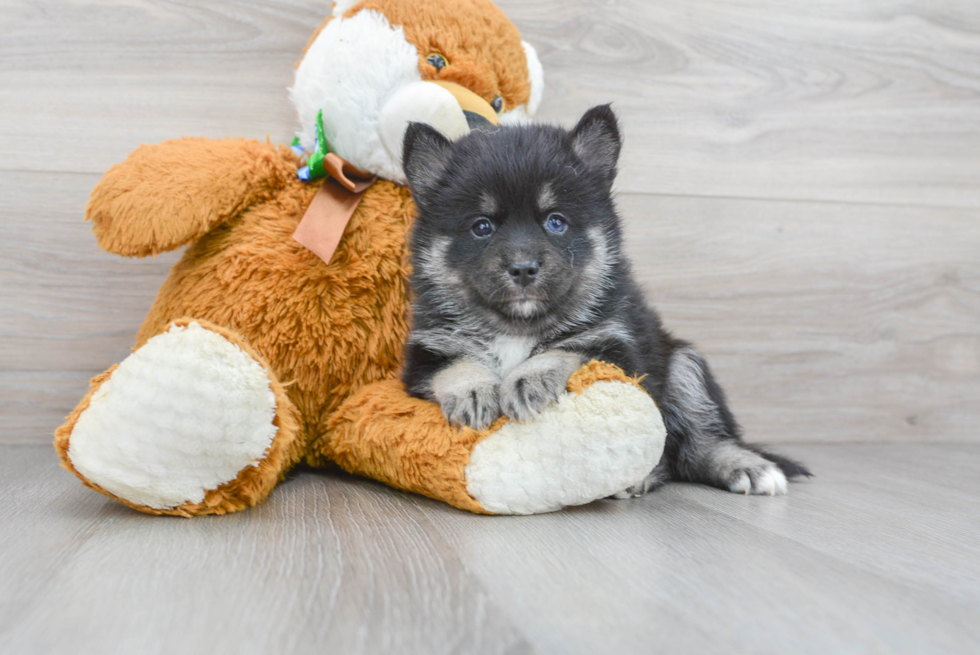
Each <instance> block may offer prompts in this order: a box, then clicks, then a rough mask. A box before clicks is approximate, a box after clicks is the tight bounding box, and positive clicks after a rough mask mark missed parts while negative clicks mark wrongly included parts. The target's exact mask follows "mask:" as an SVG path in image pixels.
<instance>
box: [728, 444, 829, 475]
mask: <svg viewBox="0 0 980 655" xmlns="http://www.w3.org/2000/svg"><path fill="white" fill-rule="evenodd" d="M744 445H745V447H746V448H748V449H749V450H751V451H753V452H755V453H758V454H759V455H762V456H763V457H765V458H766V459H768V460H769V461H770V462H772V463H773V464H775V465H776V466H778V467H779V469H780V470H781V471H782V472H783V475H785V476H786V477H787V478H789V479H793V478H798V477H801V476H804V475H805V476H806V477H808V478H812V477H813V473H811V472H810V469H808V468H807V467H806V466H804V465H803V464H801V463H800V462H797V461H796V460H794V459H790V458H789V457H783V456H782V455H777V454H776V453H773V452H770V451H769V450H767V449H766V448H763V447H762V446H758V445H756V444H744Z"/></svg>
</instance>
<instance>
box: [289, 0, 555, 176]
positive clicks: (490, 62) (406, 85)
mask: <svg viewBox="0 0 980 655" xmlns="http://www.w3.org/2000/svg"><path fill="white" fill-rule="evenodd" d="M543 85H544V82H543V76H542V71H541V64H540V63H539V62H538V58H537V55H536V54H535V51H534V48H533V47H531V45H530V44H528V43H526V42H525V41H522V40H521V36H520V34H519V33H518V31H517V28H516V27H515V26H514V24H513V23H511V22H510V21H509V20H508V19H507V17H506V16H505V15H504V14H503V12H501V11H500V10H499V9H498V8H497V7H496V6H495V5H494V4H493V3H491V2H490V1H489V0H359V1H358V0H336V2H334V5H333V11H332V12H331V15H330V16H329V17H327V19H326V21H325V22H324V23H323V24H322V25H321V26H320V28H319V29H318V30H317V32H316V33H315V34H314V35H313V37H312V38H311V39H310V42H309V44H308V45H307V48H306V52H305V54H304V56H303V59H302V60H301V61H300V63H299V65H298V67H297V70H296V81H295V84H294V85H293V87H292V88H291V89H290V97H291V99H292V101H293V104H294V105H295V106H296V110H297V113H298V115H299V122H300V132H299V135H298V136H299V139H300V144H301V145H303V147H305V148H306V149H308V150H310V149H312V147H313V144H314V141H315V139H316V134H317V128H316V120H317V114H318V113H319V112H321V111H322V112H323V129H324V134H325V136H326V141H327V142H328V143H329V144H330V147H331V149H332V150H333V151H335V152H336V153H337V154H338V155H340V156H341V157H342V158H344V159H346V160H347V161H349V162H350V163H351V164H353V165H354V166H356V167H358V168H361V169H363V170H366V171H369V172H371V173H374V174H376V175H379V176H381V177H383V178H386V179H389V180H393V181H395V182H400V183H404V181H405V175H404V173H403V172H402V167H401V148H402V138H403V136H404V134H405V129H406V128H407V126H408V123H409V122H412V121H417V122H424V123H428V124H429V125H432V126H433V127H435V128H436V129H438V130H440V131H441V132H443V133H444V134H445V135H446V136H448V137H450V138H456V137H458V136H460V135H462V134H464V133H465V132H467V131H468V130H470V129H472V128H474V127H477V126H479V125H481V124H482V125H485V124H486V123H491V124H497V123H507V122H519V121H522V120H526V119H528V118H529V117H530V116H532V115H533V114H534V112H535V110H536V109H537V107H538V104H539V103H540V102H541V94H542V91H543Z"/></svg>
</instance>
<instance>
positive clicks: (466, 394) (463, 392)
mask: <svg viewBox="0 0 980 655" xmlns="http://www.w3.org/2000/svg"><path fill="white" fill-rule="evenodd" d="M432 391H433V394H434V395H435V398H436V400H437V401H438V402H439V406H440V407H441V408H442V413H443V415H444V416H445V417H446V420H447V421H449V423H450V424H452V425H454V426H456V427H462V426H469V427H471V428H473V429H474V430H483V429H484V428H487V427H490V424H491V423H493V422H494V421H496V420H497V418H498V417H499V416H500V379H499V378H498V377H497V375H496V374H495V373H494V372H493V371H491V370H490V369H488V368H486V367H485V366H482V365H480V364H476V363H474V362H467V361H459V362H456V363H455V364H453V365H451V366H448V367H446V368H445V369H443V370H442V371H440V372H439V373H438V374H436V376H435V377H434V378H433V380H432Z"/></svg>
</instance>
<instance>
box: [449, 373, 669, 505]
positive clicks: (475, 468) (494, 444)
mask: <svg viewBox="0 0 980 655" xmlns="http://www.w3.org/2000/svg"><path fill="white" fill-rule="evenodd" d="M666 434H667V430H666V428H665V427H664V423H663V418H662V417H661V416H660V411H659V410H658V409H657V406H656V404H655V403H654V402H653V399H651V398H650V396H649V395H647V394H646V393H645V392H643V391H642V390H640V389H639V388H637V387H635V386H633V385H632V384H626V383H622V382H596V383H595V384H593V385H592V386H590V387H588V388H587V389H585V391H584V392H583V393H582V394H575V393H566V394H564V395H563V396H562V397H561V398H560V399H559V401H558V402H557V403H555V404H554V405H552V406H550V407H548V408H547V409H545V410H544V411H543V412H542V413H541V415H540V416H538V418H536V419H534V420H533V421H530V422H527V423H516V422H511V423H507V424H505V425H504V426H502V427H501V428H500V429H499V430H497V431H496V432H494V433H493V434H491V435H490V436H488V437H487V438H485V439H483V440H482V441H480V442H479V443H478V444H477V445H476V447H475V448H474V449H473V452H472V454H471V455H470V461H469V464H468V465H467V466H466V482H467V487H466V489H467V491H468V492H469V494H470V495H471V496H473V498H475V499H476V500H478V501H479V502H480V504H482V505H483V507H484V508H486V509H487V510H488V511H490V512H493V513H495V514H538V513H542V512H552V511H555V510H558V509H561V508H562V507H566V506H569V505H584V504H585V503H589V502H592V501H593V500H597V499H599V498H606V497H608V496H611V495H613V494H614V493H616V492H618V491H622V490H623V489H625V488H626V487H628V486H630V485H632V484H634V483H635V482H636V481H637V480H642V479H644V478H645V477H646V476H647V474H649V473H650V471H652V470H653V467H654V466H656V465H657V463H658V462H659V461H660V455H661V454H662V453H663V449H664V439H665V438H666Z"/></svg>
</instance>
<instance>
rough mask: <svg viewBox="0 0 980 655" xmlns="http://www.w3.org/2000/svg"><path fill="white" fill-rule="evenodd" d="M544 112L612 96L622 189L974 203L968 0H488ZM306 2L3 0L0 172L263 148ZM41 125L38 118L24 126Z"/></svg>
mask: <svg viewBox="0 0 980 655" xmlns="http://www.w3.org/2000/svg"><path fill="white" fill-rule="evenodd" d="M500 5H501V6H502V8H503V9H504V10H505V11H506V12H507V13H508V14H509V15H510V16H511V17H512V18H513V19H514V20H515V22H516V23H517V24H518V26H519V27H520V28H521V29H522V30H523V32H524V33H525V36H526V37H527V38H528V39H529V40H530V41H532V42H533V43H535V44H536V45H537V46H538V49H539V51H540V53H541V58H542V60H543V63H544V66H545V70H546V76H547V82H548V93H547V95H546V99H545V104H544V105H543V107H542V112H541V116H542V117H543V118H546V119H549V120H561V121H564V122H569V121H571V120H573V119H574V118H575V117H577V116H578V115H579V114H580V113H581V112H582V111H584V109H586V108H587V107H588V106H589V105H592V104H596V103H600V102H609V101H613V102H614V103H615V105H616V107H617V109H618V110H619V111H620V113H621V115H622V117H623V122H624V127H625V131H626V134H627V144H626V151H625V156H624V160H623V167H622V168H623V173H622V176H621V179H620V185H621V187H622V189H623V190H625V191H631V192H657V193H663V194H685V195H710V196H737V197H762V198H797V199H800V198H803V199H825V200H826V199H831V200H846V201H854V202H879V203H891V204H895V203H903V204H920V205H939V206H957V207H973V208H977V207H980V189H978V187H977V185H976V184H975V183H974V181H975V180H976V179H977V178H978V177H980V155H978V154H977V153H978V152H980V129H978V128H980V98H978V90H980V9H978V7H977V5H976V3H973V2H971V1H970V0H903V1H902V2H900V3H879V2H872V1H871V0H862V1H860V2H853V1H850V0H824V1H823V2H811V3H806V5H805V6H798V5H796V4H794V5H788V4H784V3H777V2H771V1H764V2H760V1H758V0H737V1H734V2H718V1H717V0H665V1H662V2H656V3H650V2H644V1H643V0H626V1H623V2H617V3H612V4H610V3H596V2H591V1H589V0H570V1H565V0H561V1H559V0H539V1H538V2H533V3H530V2H519V1H518V0H504V1H502V2H501V3H500ZM325 10H326V3H325V2H321V1H319V0H289V1H280V2H276V3H259V2H234V3H232V2H227V1H226V2H210V3H207V4H206V5H200V4H174V3H167V2H158V1H154V0H142V1H141V2H127V3H79V4H67V5H66V4H64V3H58V2H54V1H53V0H32V1H29V2H18V3H5V4H4V5H3V6H2V7H0V12H2V14H0V20H2V21H3V23H4V25H5V39H4V43H3V44H0V88H2V89H5V92H4V93H5V95H4V102H3V110H2V112H3V113H2V114H0V116H2V118H3V122H2V124H3V125H4V127H3V128H0V167H2V168H3V169H6V170H12V169H13V170H31V171H52V170H71V171H86V172H100V171H102V170H104V169H105V168H106V167H108V166H109V165H111V164H112V163H115V162H116V161H118V160H119V159H121V158H122V157H123V156H124V155H125V154H126V153H127V152H129V151H130V150H131V149H132V148H133V147H135V146H136V145H137V144H138V143H140V142H155V141H160V140H162V139H165V138H171V137H175V136H181V135H203V136H226V135H242V136H249V137H257V138H262V137H264V136H265V135H266V134H269V135H270V136H271V137H272V138H273V139H274V140H276V141H284V140H286V139H288V138H289V136H290V133H291V131H292V129H293V126H294V118H293V115H292V110H291V108H290V107H289V104H288V101H287V99H286V94H285V88H286V87H287V86H288V85H289V84H290V83H291V79H292V63H293V62H294V61H295V60H296V58H297V57H298V56H299V53H300V52H301V49H302V46H303V45H304V44H305V42H306V39H307V37H308V35H309V34H310V33H311V32H312V30H313V28H314V27H315V25H317V24H318V22H319V21H320V19H321V18H322V16H323V14H324V13H325ZM39 117H43V120H39Z"/></svg>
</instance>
